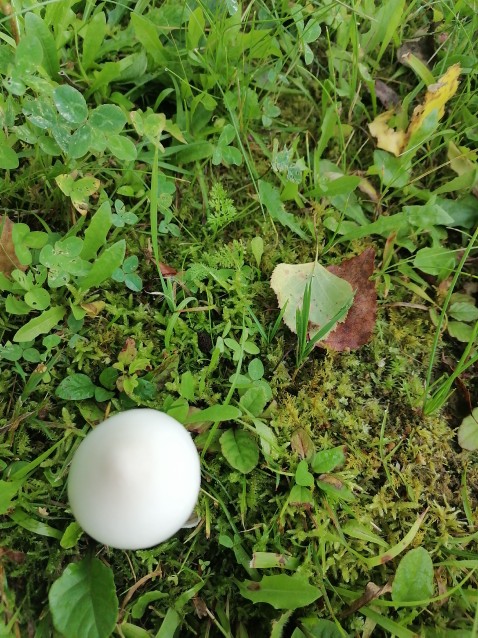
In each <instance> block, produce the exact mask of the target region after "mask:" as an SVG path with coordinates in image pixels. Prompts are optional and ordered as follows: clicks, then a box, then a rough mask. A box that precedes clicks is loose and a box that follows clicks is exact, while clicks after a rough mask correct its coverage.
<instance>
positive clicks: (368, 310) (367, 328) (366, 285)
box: [317, 248, 377, 351]
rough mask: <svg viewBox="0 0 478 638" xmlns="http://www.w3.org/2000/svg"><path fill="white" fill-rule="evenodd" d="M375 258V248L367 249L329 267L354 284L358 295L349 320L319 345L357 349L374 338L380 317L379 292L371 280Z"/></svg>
mask: <svg viewBox="0 0 478 638" xmlns="http://www.w3.org/2000/svg"><path fill="white" fill-rule="evenodd" d="M374 260H375V251H374V250H373V248H367V249H366V250H364V252H363V253H361V254H360V255H357V256H356V257H352V258H351V259H347V260H346V261H343V262H342V263H341V264H337V265H334V266H329V267H328V268H327V270H328V271H329V272H331V273H333V274H334V275H337V277H340V278H341V279H344V280H345V281H348V282H349V283H350V285H351V286H352V288H353V290H354V292H355V297H354V302H353V304H352V307H351V308H350V310H349V312H348V314H347V317H346V318H345V321H344V322H343V323H340V324H338V325H337V326H336V328H335V330H334V331H333V332H331V333H330V334H329V335H328V336H327V337H326V339H324V340H323V341H319V343H318V344H317V345H318V346H322V347H324V346H325V347H326V348H330V349H331V350H337V351H342V350H354V349H356V348H360V346H363V345H364V344H366V343H367V342H368V341H370V338H371V337H372V333H373V330H374V327H375V321H376V316H377V292H376V290H375V283H374V282H373V281H370V277H371V276H372V274H373V270H374Z"/></svg>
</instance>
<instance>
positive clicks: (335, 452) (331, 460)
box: [311, 445, 345, 474]
mask: <svg viewBox="0 0 478 638" xmlns="http://www.w3.org/2000/svg"><path fill="white" fill-rule="evenodd" d="M344 463H345V453H344V446H343V445H340V446H339V447H334V448H331V449H330V450H321V451H320V452H317V454H316V455H315V456H314V458H313V459H312V463H311V466H312V470H313V471H314V472H315V473H316V474H324V473H325V472H331V471H332V470H334V469H335V468H336V467H338V466H339V465H343V464H344Z"/></svg>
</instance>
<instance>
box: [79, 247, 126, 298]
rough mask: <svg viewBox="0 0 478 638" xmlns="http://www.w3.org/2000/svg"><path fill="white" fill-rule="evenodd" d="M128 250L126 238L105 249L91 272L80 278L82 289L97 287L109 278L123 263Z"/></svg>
mask: <svg viewBox="0 0 478 638" xmlns="http://www.w3.org/2000/svg"><path fill="white" fill-rule="evenodd" d="M125 252H126V242H125V240H124V239H121V240H120V241H117V242H116V243H115V244H113V245H112V246H110V247H109V248H107V249H106V250H104V251H103V252H102V253H101V255H100V256H99V257H98V259H97V260H96V261H95V262H94V264H93V267H92V268H91V270H90V272H89V273H88V274H87V275H86V276H85V277H83V278H82V279H80V280H79V282H78V285H79V288H80V290H87V289H88V288H95V287H97V286H99V285H100V284H101V283H103V282H104V281H106V279H109V278H110V277H111V275H112V274H113V273H114V271H115V270H116V269H117V268H119V267H120V266H121V264H122V263H123V259H124V255H125Z"/></svg>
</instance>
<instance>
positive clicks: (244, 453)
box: [219, 430, 259, 474]
mask: <svg viewBox="0 0 478 638" xmlns="http://www.w3.org/2000/svg"><path fill="white" fill-rule="evenodd" d="M219 441H220V443H221V450H222V453H223V455H224V457H225V459H226V461H227V462H228V463H229V465H231V466H232V467H233V468H234V469H235V470H239V472H242V473H243V474H248V473H249V472H251V471H252V470H253V469H254V468H255V467H256V465H257V463H258V462H259V448H258V447H257V443H256V442H255V441H254V439H253V438H252V437H251V435H250V434H249V433H248V432H246V431H245V430H226V432H224V434H223V435H222V436H221V438H220V439H219Z"/></svg>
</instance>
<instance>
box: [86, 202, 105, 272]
mask: <svg viewBox="0 0 478 638" xmlns="http://www.w3.org/2000/svg"><path fill="white" fill-rule="evenodd" d="M112 223H113V216H112V213H111V204H110V202H109V201H108V200H106V201H104V202H103V203H102V204H101V206H100V207H99V208H98V210H97V211H96V213H95V214H94V215H93V217H92V218H91V221H90V223H89V224H88V228H87V229H86V230H85V239H84V242H83V249H82V251H81V253H80V257H81V258H82V259H86V260H87V261H89V260H90V259H93V257H96V254H97V252H98V250H99V249H100V248H101V247H102V246H104V245H105V244H106V237H107V235H108V232H109V230H110V228H111V226H112Z"/></svg>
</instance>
